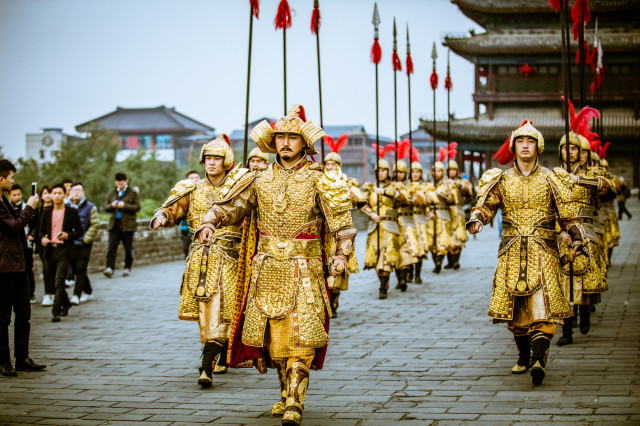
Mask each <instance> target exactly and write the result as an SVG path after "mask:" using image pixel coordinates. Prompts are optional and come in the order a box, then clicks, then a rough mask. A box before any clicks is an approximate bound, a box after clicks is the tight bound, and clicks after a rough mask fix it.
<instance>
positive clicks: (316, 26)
mask: <svg viewBox="0 0 640 426" xmlns="http://www.w3.org/2000/svg"><path fill="white" fill-rule="evenodd" d="M311 20H312V21H311V32H312V33H314V32H315V34H316V52H317V56H318V99H319V101H320V127H322V128H323V129H324V120H323V116H322V74H321V73H320V7H319V5H318V0H313V13H312V15H311ZM320 146H321V150H322V153H321V155H322V160H323V161H324V143H322V144H321V145H320Z"/></svg>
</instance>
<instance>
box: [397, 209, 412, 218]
mask: <svg viewBox="0 0 640 426" xmlns="http://www.w3.org/2000/svg"><path fill="white" fill-rule="evenodd" d="M398 216H400V217H402V216H413V208H412V207H402V208H400V209H399V210H398Z"/></svg>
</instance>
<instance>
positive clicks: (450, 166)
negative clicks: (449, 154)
mask: <svg viewBox="0 0 640 426" xmlns="http://www.w3.org/2000/svg"><path fill="white" fill-rule="evenodd" d="M447 167H448V169H449V170H458V169H459V167H458V163H456V161H455V160H449V162H448V163H447Z"/></svg>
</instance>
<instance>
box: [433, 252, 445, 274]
mask: <svg viewBox="0 0 640 426" xmlns="http://www.w3.org/2000/svg"><path fill="white" fill-rule="evenodd" d="M443 259H444V255H443V254H437V255H435V256H434V257H433V263H434V264H435V265H436V267H435V268H433V272H434V273H435V274H439V273H440V271H441V270H442V260H443Z"/></svg>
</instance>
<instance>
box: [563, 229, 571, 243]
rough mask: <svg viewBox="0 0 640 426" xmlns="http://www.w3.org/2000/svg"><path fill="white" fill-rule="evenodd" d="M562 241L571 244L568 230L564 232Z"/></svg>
mask: <svg viewBox="0 0 640 426" xmlns="http://www.w3.org/2000/svg"><path fill="white" fill-rule="evenodd" d="M562 242H563V243H565V244H566V245H568V246H570V245H571V237H570V236H569V234H567V233H566V232H563V233H562Z"/></svg>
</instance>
